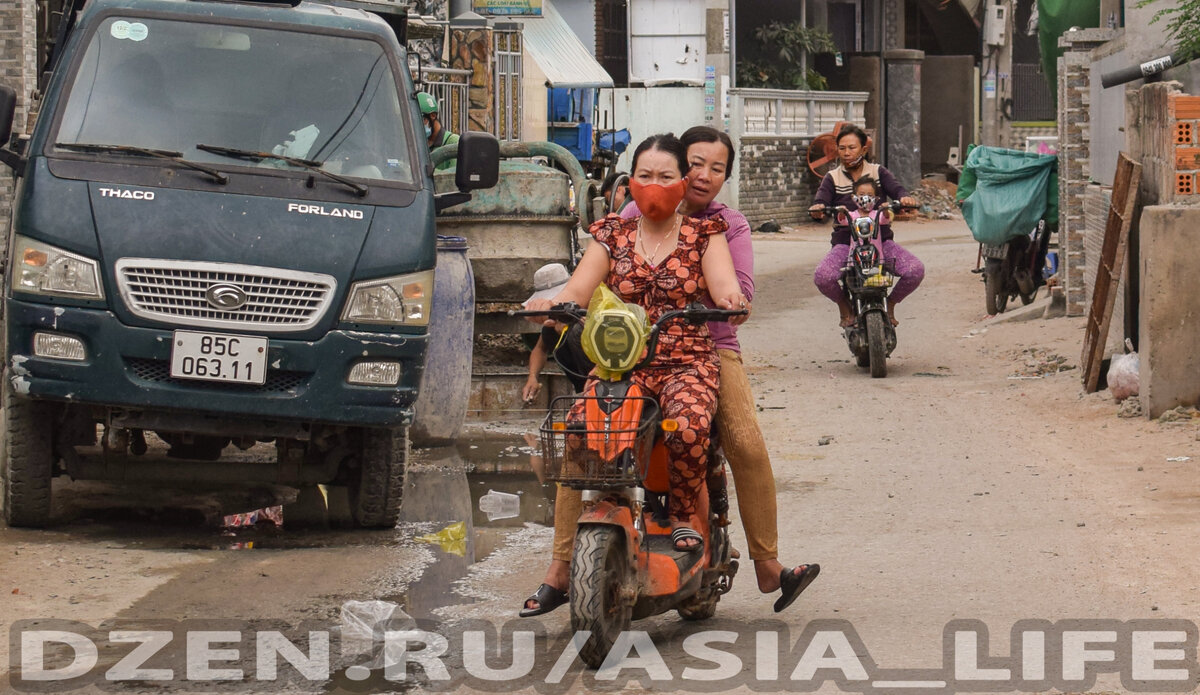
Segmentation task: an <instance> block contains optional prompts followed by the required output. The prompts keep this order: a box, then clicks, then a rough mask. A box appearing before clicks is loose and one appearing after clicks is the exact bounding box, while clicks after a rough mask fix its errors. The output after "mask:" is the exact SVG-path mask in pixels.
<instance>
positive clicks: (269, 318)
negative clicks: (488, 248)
mask: <svg viewBox="0 0 1200 695" xmlns="http://www.w3.org/2000/svg"><path fill="white" fill-rule="evenodd" d="M371 7H372V6H369V5H364V4H356V3H352V2H341V3H336V2H335V3H317V2H307V1H305V2H300V1H299V0H296V1H295V2H285V3H280V2H236V1H229V0H88V2H87V3H86V4H85V5H82V6H79V5H75V6H71V9H70V10H69V11H68V13H67V14H66V15H64V17H63V20H62V21H63V22H64V27H63V28H62V29H61V30H60V32H59V36H60V39H61V40H60V42H58V45H56V46H55V52H54V55H53V56H52V58H51V63H50V64H49V65H48V69H49V70H50V74H49V76H48V82H47V83H46V87H45V90H44V96H43V97H42V98H41V99H40V101H39V102H38V103H36V104H35V107H36V109H37V118H36V121H35V123H34V126H33V128H32V130H31V132H30V134H29V136H28V138H21V139H17V138H13V137H11V131H12V126H11V123H12V120H13V114H14V109H15V95H14V92H13V90H12V89H10V88H7V87H3V86H0V143H6V145H5V147H3V148H2V149H0V161H3V163H5V164H7V165H8V166H10V167H11V168H12V169H13V170H14V171H15V173H16V174H17V176H18V184H17V188H16V193H15V198H14V205H13V217H12V225H11V232H10V236H9V239H8V240H7V241H8V243H7V263H6V266H5V276H4V287H3V320H4V329H3V339H4V365H3V367H4V376H5V377H6V378H5V379H4V380H3V385H2V388H3V394H2V398H3V412H4V436H3V447H2V452H0V484H2V485H3V497H2V498H0V501H2V504H3V509H4V515H5V519H6V520H7V522H8V523H9V524H10V525H13V526H42V525H45V524H47V523H49V522H50V521H51V519H52V515H51V480H52V478H54V477H55V476H57V475H63V474H66V475H69V476H71V477H72V478H82V479H93V478H103V479H124V480H155V479H163V480H182V481H206V482H229V483H279V484H285V485H293V486H297V487H306V486H315V485H318V484H325V485H338V486H344V487H345V488H346V490H347V493H348V496H349V500H350V507H351V513H352V516H353V519H354V522H355V524H356V525H358V526H361V527H388V526H394V525H395V522H396V519H397V516H398V513H399V508H400V503H401V501H402V497H403V489H404V470H405V459H406V457H407V452H408V438H407V430H406V427H407V425H408V424H409V423H410V422H411V419H412V415H413V404H414V401H415V399H416V396H417V392H418V389H419V388H420V384H421V378H422V373H423V370H424V366H425V359H426V345H427V340H428V337H429V336H428V330H429V319H430V312H431V308H432V302H431V296H432V290H433V275H434V268H435V258H436V230H435V224H434V217H435V213H436V211H437V210H439V209H441V208H443V207H447V206H450V205H454V204H456V203H460V202H463V201H464V200H466V199H468V198H469V196H470V194H469V191H470V190H471V189H477V188H486V187H489V186H491V185H494V183H495V181H496V178H497V171H498V146H497V143H496V141H495V139H494V138H492V137H491V136H490V135H487V134H483V133H467V134H465V135H464V137H463V138H462V140H461V141H460V145H459V150H458V159H457V161H458V167H457V170H456V182H457V184H458V188H459V190H458V191H455V192H450V193H443V194H435V192H434V187H433V167H432V165H431V161H430V158H429V153H428V152H427V148H426V145H425V140H424V137H422V132H421V126H420V124H421V119H420V116H419V113H418V111H417V106H416V101H415V96H414V95H415V92H414V87H413V82H412V78H411V76H410V72H409V63H408V57H407V54H406V51H405V48H404V47H403V45H402V43H401V39H400V38H398V37H397V33H396V28H395V27H396V26H397V25H396V23H395V21H394V20H395V18H394V17H393V18H390V20H393V21H385V19H384V17H383V16H381V15H380V14H379V13H377V12H374V11H371ZM401 23H402V20H401ZM150 433H153V434H154V436H156V437H157V438H158V439H160V440H162V442H165V444H166V445H169V449H168V448H165V447H162V446H152V447H149V448H150V449H151V451H149V452H148V451H147V445H146V443H145V441H146V437H147V435H148V434H150ZM151 441H152V443H153V440H151ZM261 442H273V443H274V445H275V450H276V451H277V452H278V455H277V457H275V459H274V460H273V461H268V462H262V461H259V462H250V463H246V462H242V463H238V462H228V461H226V460H225V459H228V458H229V457H228V456H226V457H225V459H222V452H223V451H225V450H226V447H227V446H229V445H230V444H235V445H238V446H241V447H243V448H248V447H251V446H254V445H256V444H258V443H261ZM164 449H165V451H166V453H165V454H156V452H160V451H162V450H164Z"/></svg>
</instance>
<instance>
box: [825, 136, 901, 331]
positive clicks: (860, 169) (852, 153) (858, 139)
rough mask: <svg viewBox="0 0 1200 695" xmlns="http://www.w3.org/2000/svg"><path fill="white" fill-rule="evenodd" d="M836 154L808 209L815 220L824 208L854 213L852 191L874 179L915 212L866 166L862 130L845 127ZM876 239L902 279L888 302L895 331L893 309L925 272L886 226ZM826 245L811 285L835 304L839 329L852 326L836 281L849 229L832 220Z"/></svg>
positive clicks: (887, 175)
mask: <svg viewBox="0 0 1200 695" xmlns="http://www.w3.org/2000/svg"><path fill="white" fill-rule="evenodd" d="M837 148H838V159H839V162H840V163H839V164H838V167H837V168H836V169H834V170H833V171H831V172H829V173H828V174H826V175H825V178H824V179H822V180H821V186H820V188H818V189H817V194H816V195H815V196H813V206H812V207H810V208H809V212H810V214H811V215H812V218H813V219H814V220H823V219H825V212H824V208H825V207H826V206H833V207H838V206H842V207H845V208H847V209H848V210H851V211H853V210H857V209H858V206H857V204H856V203H855V202H854V185H855V182H856V181H858V180H859V179H860V178H862V177H864V176H865V177H870V178H871V179H874V180H875V181H876V182H877V184H878V186H879V190H880V191H881V192H882V193H883V194H885V195H886V196H887V197H889V198H891V199H892V200H899V201H900V203H901V204H902V205H910V206H914V207H915V206H916V204H917V201H916V199H914V198H912V197H911V196H910V195H909V194H908V191H907V190H905V188H904V186H902V185H900V182H898V181H896V178H895V177H894V176H892V172H890V171H888V170H887V169H886V168H884V167H882V166H880V165H878V164H875V163H874V162H869V161H867V134H866V133H865V132H863V129H862V128H859V127H858V126H856V125H852V124H847V125H845V126H843V127H842V129H841V130H839V131H838V134H837ZM880 235H881V238H882V239H883V257H884V260H887V261H891V262H892V267H893V268H894V270H895V273H896V275H898V276H899V277H900V279H899V280H898V281H897V282H896V286H895V287H894V288H893V289H892V293H891V295H890V296H889V297H888V318H889V319H890V320H891V322H892V325H893V326H896V325H899V323H900V322H899V321H897V320H896V305H897V304H899V303H900V301H901V300H903V299H904V298H905V297H907V296H908V295H909V294H912V291H913V290H915V289H917V286H918V285H920V284H921V280H922V279H924V277H925V266H924V265H923V264H922V263H921V261H920V260H918V259H917V257H916V256H914V255H913V254H912V253H910V252H908V251H907V250H905V249H904V247H902V246H900V245H899V244H897V243H896V242H895V241H894V240H893V238H892V236H893V235H892V230H891V226H890V225H888V226H885V227H883V228H882V229H881V230H880ZM830 243H831V244H832V245H833V248H832V249H831V250H830V251H829V253H828V254H827V255H826V256H825V258H824V259H823V260H822V261H821V263H820V264H819V265H817V270H816V272H815V273H814V274H813V282H814V283H816V285H817V289H819V290H820V291H821V294H823V295H825V296H826V297H829V298H830V299H832V300H833V301H834V302H837V305H838V311H839V312H840V313H841V325H842V327H843V328H845V327H848V326H852V325H854V309H853V308H852V307H851V306H850V303H849V302H848V301H847V300H846V295H845V293H844V292H843V291H842V288H841V286H840V285H839V284H838V280H839V279H840V278H841V274H842V268H843V267H844V266H845V264H846V257H847V255H848V254H849V253H850V227H849V226H847V225H844V224H840V223H838V221H837V220H835V224H834V227H833V235H832V237H831V239H830Z"/></svg>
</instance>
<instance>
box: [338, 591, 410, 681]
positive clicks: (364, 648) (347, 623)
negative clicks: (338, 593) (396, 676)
mask: <svg viewBox="0 0 1200 695" xmlns="http://www.w3.org/2000/svg"><path fill="white" fill-rule="evenodd" d="M415 628H416V621H414V620H413V619H412V616H410V615H409V614H407V613H405V612H404V611H403V610H401V609H400V607H399V606H397V605H396V604H394V603H391V602H388V601H346V602H345V603H343V604H342V656H344V657H353V656H360V655H361V656H365V655H368V654H372V653H374V646H375V644H377V643H378V644H383V643H384V639H383V635H384V631H385V630H388V629H390V630H404V629H415ZM384 657H385V653H384V650H382V649H380V650H379V652H378V653H377V654H375V656H374V658H373V659H371V661H370V662H368V663H365V664H363V665H364V666H366V667H367V668H369V669H372V670H374V669H380V668H383V666H384V663H385V659H384ZM397 659H398V655H391V661H392V663H397Z"/></svg>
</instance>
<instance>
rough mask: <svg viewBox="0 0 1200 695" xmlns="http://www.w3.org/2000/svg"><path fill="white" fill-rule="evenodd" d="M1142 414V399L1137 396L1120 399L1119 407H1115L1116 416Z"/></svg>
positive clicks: (1137, 415)
mask: <svg viewBox="0 0 1200 695" xmlns="http://www.w3.org/2000/svg"><path fill="white" fill-rule="evenodd" d="M1141 416H1142V401H1141V399H1138V398H1126V399H1125V400H1123V401H1121V407H1120V408H1117V417H1141Z"/></svg>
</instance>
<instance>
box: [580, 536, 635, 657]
mask: <svg viewBox="0 0 1200 695" xmlns="http://www.w3.org/2000/svg"><path fill="white" fill-rule="evenodd" d="M628 576H629V556H628V554H627V553H626V552H625V537H624V535H623V534H622V533H621V532H620V530H619V529H617V528H614V527H612V526H584V527H582V528H580V529H579V531H578V533H576V534H575V552H574V555H573V556H572V558H571V584H570V589H569V590H568V591H567V594H568V595H569V596H570V597H571V630H572V631H573V632H578V631H580V630H587V631H589V632H591V633H592V634H591V636H590V637H588V640H587V642H586V643H585V644H584V645H583V647H582V648H581V649H580V650H579V656H580V658H581V659H583V662H584V663H585V664H587V665H588V666H591V667H592V668H600V665H601V664H602V663H604V658H605V657H606V656H608V651H609V650H610V649H612V646H613V644H614V643H615V642H616V641H617V637H618V636H620V634H621V633H622V632H623V631H625V630H628V629H629V624H630V622H632V621H633V606H630V605H628V604H627V603H626V602H625V600H624V599H623V598H622V593H624V588H625V583H626V582H627V581H628Z"/></svg>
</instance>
